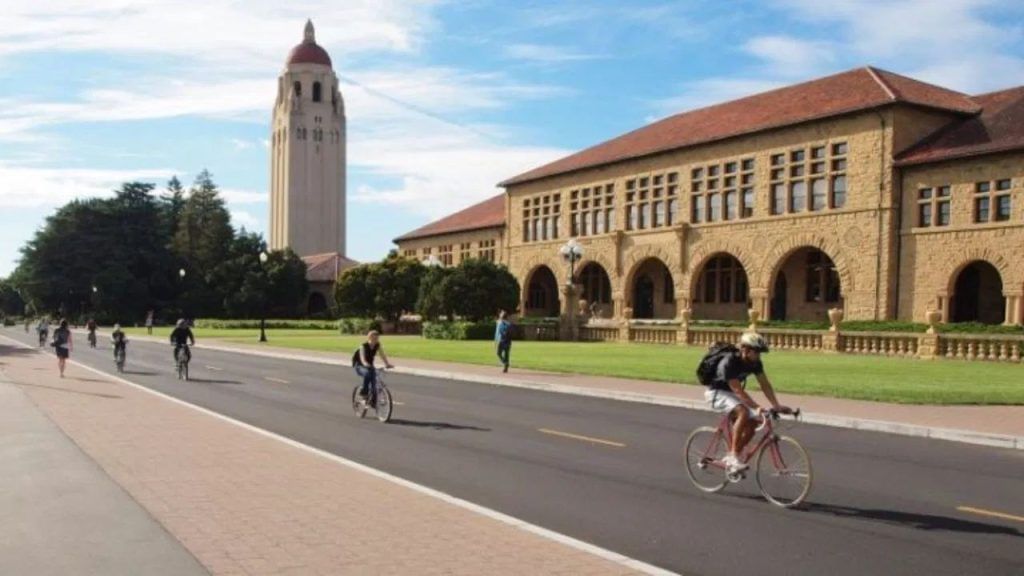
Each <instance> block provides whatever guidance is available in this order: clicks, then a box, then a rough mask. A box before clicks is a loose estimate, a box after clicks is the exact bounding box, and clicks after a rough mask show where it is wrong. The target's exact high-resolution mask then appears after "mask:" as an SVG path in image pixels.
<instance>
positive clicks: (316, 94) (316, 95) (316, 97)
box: [313, 82, 320, 102]
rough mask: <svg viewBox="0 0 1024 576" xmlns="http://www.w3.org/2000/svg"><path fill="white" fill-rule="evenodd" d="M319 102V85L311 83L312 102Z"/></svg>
mask: <svg viewBox="0 0 1024 576" xmlns="http://www.w3.org/2000/svg"><path fill="white" fill-rule="evenodd" d="M319 101H320V83H319V82H313V102H319Z"/></svg>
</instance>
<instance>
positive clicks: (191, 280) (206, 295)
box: [174, 170, 234, 316]
mask: <svg viewBox="0 0 1024 576" xmlns="http://www.w3.org/2000/svg"><path fill="white" fill-rule="evenodd" d="M233 238H234V229H233V228H232V227H231V217H230V215H229V214H228V211H227V208H225V206H224V200H223V199H222V198H221V197H220V194H219V193H218V190H217V185H216V184H215V183H214V182H213V177H212V176H211V175H210V173H209V171H207V170H203V171H202V172H200V173H199V175H198V176H196V180H195V183H193V185H192V189H191V191H190V193H189V197H188V200H186V201H185V206H184V208H183V209H182V211H181V217H180V219H179V221H178V229H177V231H176V233H175V237H174V251H175V253H176V254H177V255H178V257H179V258H181V259H182V260H184V261H185V262H187V266H186V277H185V286H184V293H183V294H182V297H181V299H182V300H183V303H184V305H185V312H186V313H187V315H189V316H201V315H220V314H222V313H223V310H222V308H221V304H222V303H221V298H220V297H219V295H218V293H217V290H216V288H215V287H214V286H213V285H212V279H211V276H210V275H211V273H212V272H213V271H214V270H215V269H216V268H217V267H218V266H219V265H221V263H223V262H224V261H225V260H226V259H227V258H228V256H229V253H230V249H231V242H232V240H233Z"/></svg>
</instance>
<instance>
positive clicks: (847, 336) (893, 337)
mask: <svg viewBox="0 0 1024 576" xmlns="http://www.w3.org/2000/svg"><path fill="white" fill-rule="evenodd" d="M921 336H922V335H920V334H906V333H902V332H843V333H842V334H841V335H840V336H839V345H838V347H837V350H838V351H839V352H846V353H848V354H876V355H881V356H917V351H918V340H919V339H920V338H921Z"/></svg>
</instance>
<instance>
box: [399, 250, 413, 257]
mask: <svg viewBox="0 0 1024 576" xmlns="http://www.w3.org/2000/svg"><path fill="white" fill-rule="evenodd" d="M402 256H403V257H405V258H415V257H416V250H402Z"/></svg>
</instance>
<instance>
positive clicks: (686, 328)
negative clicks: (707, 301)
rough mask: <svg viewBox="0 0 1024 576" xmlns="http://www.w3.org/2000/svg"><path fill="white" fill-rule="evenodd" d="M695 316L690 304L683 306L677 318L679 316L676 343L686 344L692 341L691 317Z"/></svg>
mask: <svg viewBox="0 0 1024 576" xmlns="http://www.w3.org/2000/svg"><path fill="white" fill-rule="evenodd" d="M692 317H693V310H690V307H689V305H687V306H685V307H683V308H681V309H680V310H679V314H678V315H677V318H679V328H678V329H677V330H676V344H679V345H682V346H685V345H687V344H689V343H690V318H692Z"/></svg>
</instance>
